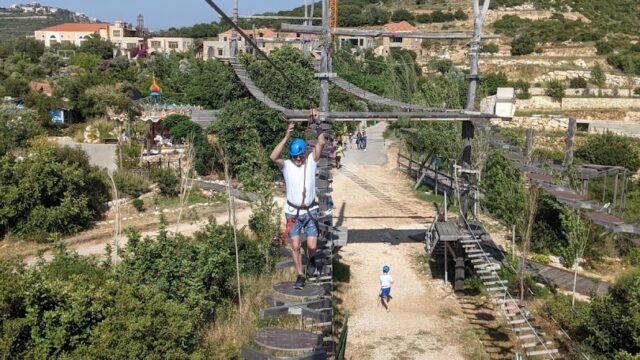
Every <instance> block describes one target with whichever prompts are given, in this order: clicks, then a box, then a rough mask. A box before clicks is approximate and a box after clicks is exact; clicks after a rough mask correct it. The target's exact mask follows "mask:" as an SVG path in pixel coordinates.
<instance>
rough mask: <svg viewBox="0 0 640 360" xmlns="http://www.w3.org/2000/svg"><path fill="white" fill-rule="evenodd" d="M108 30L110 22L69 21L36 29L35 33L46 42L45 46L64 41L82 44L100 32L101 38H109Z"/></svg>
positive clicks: (77, 44) (36, 36) (38, 38)
mask: <svg viewBox="0 0 640 360" xmlns="http://www.w3.org/2000/svg"><path fill="white" fill-rule="evenodd" d="M108 31H109V24H104V23H95V24H94V23H92V24H79V23H67V24H60V25H55V26H50V27H47V28H44V29H40V30H36V31H35V34H34V35H35V38H36V40H41V41H43V42H44V46H45V47H49V46H51V45H52V44H56V43H63V42H69V43H72V44H74V45H76V46H80V45H82V43H83V42H84V41H85V40H86V39H87V37H89V36H90V35H92V34H98V35H100V37H101V38H103V39H107V38H108Z"/></svg>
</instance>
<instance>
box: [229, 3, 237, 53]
mask: <svg viewBox="0 0 640 360" xmlns="http://www.w3.org/2000/svg"><path fill="white" fill-rule="evenodd" d="M233 23H234V24H236V25H238V0H233ZM229 50H230V51H229V57H230V58H232V59H235V58H237V57H238V32H237V31H236V29H234V28H233V27H232V28H231V48H230V49H229Z"/></svg>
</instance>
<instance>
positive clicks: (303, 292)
mask: <svg viewBox="0 0 640 360" xmlns="http://www.w3.org/2000/svg"><path fill="white" fill-rule="evenodd" d="M293 285H294V282H293V281H285V282H279V283H277V284H275V285H273V290H275V291H276V292H277V293H279V294H282V295H286V296H293V297H300V298H306V299H309V298H311V299H314V298H315V299H317V298H320V297H322V296H325V295H327V290H326V289H325V288H324V286H322V285H315V284H313V283H309V282H307V285H306V286H305V287H304V288H302V289H294V288H293Z"/></svg>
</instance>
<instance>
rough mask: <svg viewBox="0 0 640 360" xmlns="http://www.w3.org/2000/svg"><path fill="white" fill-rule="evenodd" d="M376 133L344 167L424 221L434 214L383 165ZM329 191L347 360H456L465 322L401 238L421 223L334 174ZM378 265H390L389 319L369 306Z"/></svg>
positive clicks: (414, 247) (418, 249)
mask: <svg viewBox="0 0 640 360" xmlns="http://www.w3.org/2000/svg"><path fill="white" fill-rule="evenodd" d="M384 126H385V125H384V124H379V125H377V126H375V127H373V128H371V129H370V130H368V131H367V135H368V136H369V139H370V140H369V147H368V148H369V150H368V151H366V152H364V151H358V150H348V151H347V154H346V156H345V165H346V167H347V168H348V170H349V172H352V173H356V174H358V176H359V177H360V178H362V179H363V180H365V181H366V182H367V183H368V184H369V185H371V186H373V187H374V188H375V189H377V190H380V191H382V192H383V193H385V194H386V195H388V196H389V197H391V198H392V199H393V200H394V202H400V203H402V204H403V205H404V207H406V208H409V209H411V210H413V211H415V212H418V213H419V214H420V215H421V216H423V217H424V218H427V219H432V216H433V214H434V213H435V210H434V209H433V208H432V207H431V206H429V205H427V204H426V203H423V202H420V201H419V200H417V199H416V198H415V197H414V196H413V195H412V192H411V183H410V181H409V180H408V179H406V177H404V176H403V175H402V174H400V173H399V172H397V171H395V170H394V167H395V166H394V165H395V164H394V162H393V161H392V162H391V163H389V162H387V161H386V159H387V158H389V159H394V157H393V156H394V155H393V154H394V153H393V149H387V148H388V144H385V143H384V142H383V141H382V138H381V134H382V130H383V129H384ZM388 150H392V151H390V152H389V154H387V151H388ZM383 152H384V156H381V153H383ZM354 153H356V154H355V155H354ZM380 159H383V160H384V161H381V160H380ZM333 188H334V203H335V205H336V208H337V210H338V214H337V215H339V216H340V218H339V219H338V222H342V224H343V225H345V226H347V227H348V228H349V232H350V237H349V244H348V245H347V246H346V247H344V248H342V249H341V250H340V252H339V254H338V256H339V260H340V262H341V263H343V264H345V265H346V266H347V267H348V269H349V278H348V280H347V281H345V282H344V283H340V284H339V285H338V289H337V291H336V298H337V299H338V302H339V303H341V304H342V308H343V309H344V310H346V311H348V312H349V338H348V346H347V358H349V359H448V360H454V359H464V358H465V357H464V354H465V351H464V349H463V346H462V342H461V341H460V334H461V333H462V332H463V331H464V329H465V328H466V326H467V322H466V319H465V318H464V316H463V313H462V310H461V308H460V305H459V303H458V301H457V300H456V299H455V297H454V296H453V294H452V292H451V290H450V288H449V287H446V286H444V284H443V282H442V281H441V280H433V279H432V278H431V277H430V275H428V274H426V273H424V272H422V271H420V269H419V265H418V264H417V262H416V257H417V256H419V255H420V254H424V245H423V244H421V243H417V242H414V241H411V240H409V238H408V237H407V235H409V234H411V233H414V232H417V231H420V230H422V231H424V229H425V223H424V221H420V219H416V218H413V217H409V216H407V215H406V214H405V213H403V212H402V211H401V210H398V209H397V207H394V206H392V204H390V203H388V202H385V201H384V200H382V199H379V198H376V197H375V196H372V194H371V191H367V190H366V189H364V188H363V187H362V186H360V185H358V184H356V183H354V182H353V181H352V180H351V179H350V178H348V177H347V176H345V173H343V172H341V171H339V170H334V187H333ZM351 234H353V235H355V236H354V237H352V236H351ZM383 264H389V265H390V267H391V275H392V276H393V278H394V280H395V284H394V286H392V296H393V300H392V302H391V307H390V312H386V311H385V310H384V308H383V307H382V305H379V301H378V298H377V294H378V286H379V285H378V276H379V275H380V271H381V268H382V265H383Z"/></svg>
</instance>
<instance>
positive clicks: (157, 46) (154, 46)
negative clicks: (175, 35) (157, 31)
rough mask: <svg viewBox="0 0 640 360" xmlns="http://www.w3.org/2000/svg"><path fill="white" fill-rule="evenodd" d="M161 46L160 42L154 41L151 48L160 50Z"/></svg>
mask: <svg viewBox="0 0 640 360" xmlns="http://www.w3.org/2000/svg"><path fill="white" fill-rule="evenodd" d="M160 45H161V43H160V41H152V42H151V47H152V48H154V49H158V48H160Z"/></svg>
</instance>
